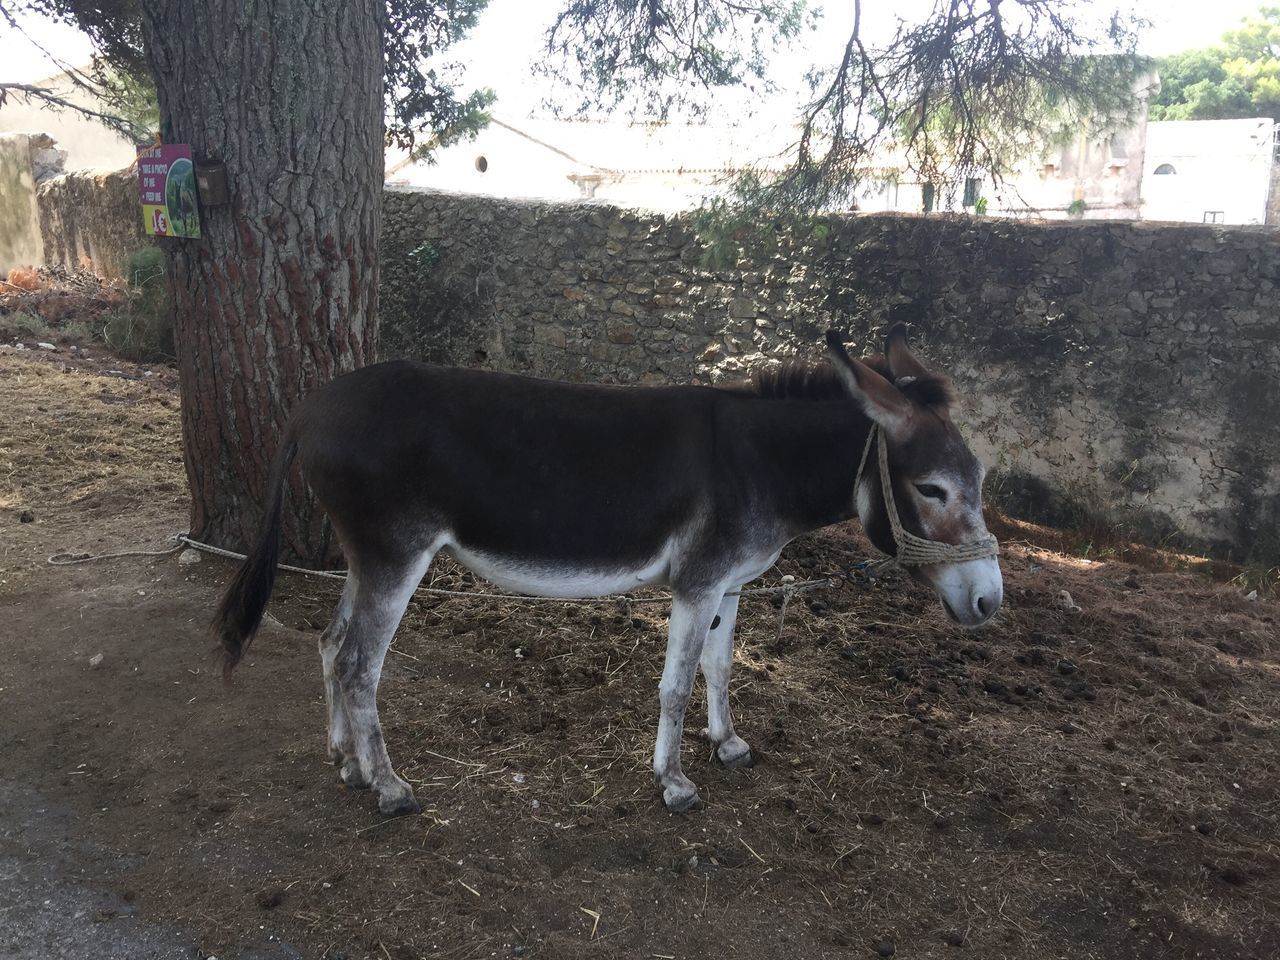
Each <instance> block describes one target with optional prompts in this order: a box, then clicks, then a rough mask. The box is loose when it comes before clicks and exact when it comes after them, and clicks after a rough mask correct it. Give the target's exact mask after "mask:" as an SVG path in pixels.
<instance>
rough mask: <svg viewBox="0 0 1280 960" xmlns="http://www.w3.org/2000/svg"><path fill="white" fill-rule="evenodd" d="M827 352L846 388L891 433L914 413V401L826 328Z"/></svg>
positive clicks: (870, 415) (904, 424)
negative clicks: (912, 405) (854, 353)
mask: <svg viewBox="0 0 1280 960" xmlns="http://www.w3.org/2000/svg"><path fill="white" fill-rule="evenodd" d="M827 354H828V356H830V358H831V366H832V368H833V369H834V370H835V372H836V374H837V375H838V376H839V377H840V382H841V383H842V384H844V388H845V390H847V391H848V392H849V395H850V396H852V397H853V398H854V399H855V400H857V401H858V402H859V403H860V404H862V409H863V410H865V411H866V414H867V416H868V417H870V418H871V419H872V420H873V421H874V422H875V423H878V424H879V425H880V426H881V427H883V428H884V429H885V430H886V431H887V432H889V433H895V432H897V431H899V430H901V429H903V428H904V427H905V426H906V424H907V419H908V418H909V417H910V416H911V404H910V403H909V402H908V401H907V398H906V397H904V396H903V395H902V393H901V392H900V391H899V390H898V388H897V387H895V386H894V385H893V384H892V383H890V382H889V381H888V380H886V379H885V378H884V377H882V376H880V374H878V373H876V372H875V371H874V370H872V369H871V368H870V367H869V366H867V365H866V364H865V363H863V362H862V361H861V360H855V359H853V357H851V356H849V353H848V351H847V350H845V348H844V344H843V343H841V342H840V335H839V334H838V333H836V331H834V330H828V331H827Z"/></svg>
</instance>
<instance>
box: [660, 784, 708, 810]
mask: <svg viewBox="0 0 1280 960" xmlns="http://www.w3.org/2000/svg"><path fill="white" fill-rule="evenodd" d="M662 802H663V803H664V804H666V806H667V812H668V813H688V812H689V811H691V810H701V809H702V798H701V797H699V796H698V791H697V788H692V789H691V788H689V787H684V786H675V787H667V788H666V789H665V790H663V791H662Z"/></svg>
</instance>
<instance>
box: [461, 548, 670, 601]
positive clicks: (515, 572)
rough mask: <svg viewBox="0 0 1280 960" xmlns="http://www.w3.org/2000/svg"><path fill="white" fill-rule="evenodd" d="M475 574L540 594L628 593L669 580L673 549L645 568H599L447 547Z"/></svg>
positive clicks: (517, 590) (509, 587) (519, 590)
mask: <svg viewBox="0 0 1280 960" xmlns="http://www.w3.org/2000/svg"><path fill="white" fill-rule="evenodd" d="M444 550H445V552H446V553H451V554H452V555H453V556H454V557H455V558H457V560H458V562H459V563H461V564H462V565H463V566H465V567H466V568H467V569H468V570H470V571H471V572H472V573H475V574H477V575H479V576H481V577H484V578H485V579H486V580H488V581H489V582H490V583H494V584H497V585H498V586H499V587H501V588H502V589H504V590H510V591H513V592H515V593H530V594H534V595H535V596H539V597H602V596H605V595H607V594H610V593H626V592H627V591H629V590H635V589H636V588H638V587H648V586H652V585H654V584H661V583H666V582H667V579H668V576H669V575H670V572H671V548H670V545H669V544H668V545H667V546H666V547H664V548H663V550H662V552H661V553H660V554H659V555H658V556H657V557H655V558H654V559H653V560H651V561H649V562H648V563H646V564H645V565H644V566H642V567H638V568H634V569H629V568H620V567H613V568H607V569H606V568H599V567H582V568H575V567H571V566H561V565H557V564H550V563H540V562H538V561H536V560H525V559H519V558H512V557H500V556H494V555H493V554H487V553H481V552H479V551H476V550H468V549H467V548H466V547H463V546H460V545H458V544H453V543H451V544H448V545H447V546H445V547H444Z"/></svg>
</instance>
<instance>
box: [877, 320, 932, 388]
mask: <svg viewBox="0 0 1280 960" xmlns="http://www.w3.org/2000/svg"><path fill="white" fill-rule="evenodd" d="M884 356H885V359H886V360H888V361H889V370H890V372H892V373H893V378H894V379H895V380H898V379H900V378H902V377H915V378H916V379H917V380H924V379H926V378H928V377H931V376H933V374H932V373H930V371H929V370H928V368H926V367H925V365H924V364H922V363H921V362H920V361H919V360H917V359H916V358H915V356H914V355H913V354H912V353H911V348H910V347H908V346H907V325H906V324H905V323H895V324H894V325H893V326H892V327H890V328H889V333H888V335H887V336H886V337H885V343H884Z"/></svg>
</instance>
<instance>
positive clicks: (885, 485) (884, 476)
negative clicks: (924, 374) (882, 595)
mask: <svg viewBox="0 0 1280 960" xmlns="http://www.w3.org/2000/svg"><path fill="white" fill-rule="evenodd" d="M873 444H874V445H875V446H876V447H877V448H878V451H877V452H878V454H879V460H880V486H881V488H882V490H883V491H884V508H885V512H886V513H887V514H888V515H889V527H890V528H891V529H892V530H893V542H894V544H895V546H897V548H898V552H897V553H896V554H895V555H894V556H893V557H890V558H888V559H886V560H884V561H880V564H881V565H882V568H883V569H887V568H888V567H890V566H894V565H902V566H904V567H922V566H925V565H926V564H931V563H962V562H963V561H965V560H981V559H983V558H984V557H994V556H996V555H997V554H998V553H999V552H1000V544H999V541H997V540H996V538H995V537H993V536H989V535H988V536H986V537H983V538H982V539H979V540H971V541H969V542H968V543H943V542H942V541H941V540H928V539H925V538H924V537H917V536H916V535H915V534H914V533H912V532H911V531H909V530H906V529H904V528H903V526H902V518H901V517H900V516H899V515H898V505H897V504H896V503H895V502H894V499H893V481H892V477H891V476H890V474H889V444H888V443H886V442H885V439H884V433H883V431H881V430H880V428H879V425H878V424H874V423H873V424H872V425H871V432H870V433H869V434H867V445H866V446H865V447H863V448H862V460H861V461H860V462H859V464H858V474H857V476H858V482H861V480H862V471H863V468H865V467H866V465H867V458H868V457H869V456H870V454H871V447H872V445H873Z"/></svg>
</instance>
